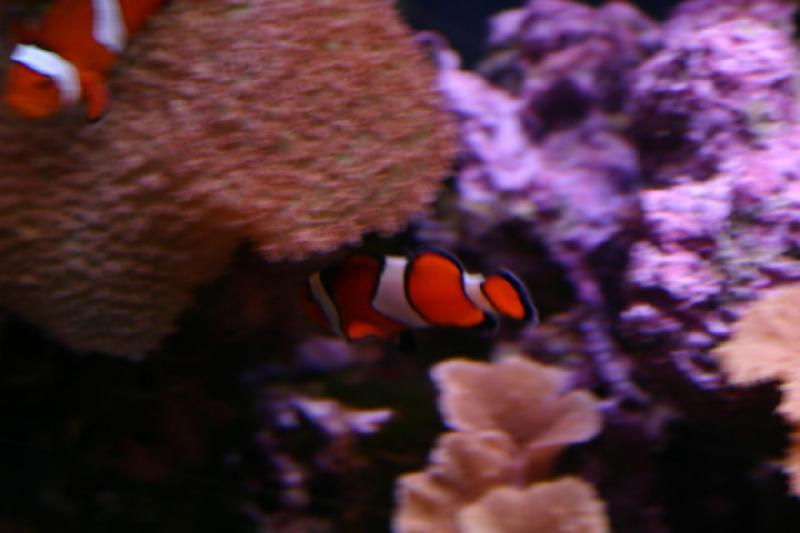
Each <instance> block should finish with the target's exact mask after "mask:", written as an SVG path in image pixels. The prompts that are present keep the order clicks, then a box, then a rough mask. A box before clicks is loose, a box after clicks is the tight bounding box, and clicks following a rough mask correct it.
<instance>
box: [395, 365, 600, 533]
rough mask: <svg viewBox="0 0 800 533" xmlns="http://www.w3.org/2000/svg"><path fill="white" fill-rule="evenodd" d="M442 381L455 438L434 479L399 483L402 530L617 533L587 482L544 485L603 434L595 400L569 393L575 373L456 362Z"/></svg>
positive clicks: (441, 370) (438, 456)
mask: <svg viewBox="0 0 800 533" xmlns="http://www.w3.org/2000/svg"><path fill="white" fill-rule="evenodd" d="M432 376H433V378H434V381H435V382H436V383H437V385H438V387H439V389H440V391H441V392H440V397H439V410H440V411H441V413H442V415H443V417H444V419H445V422H446V424H447V425H448V426H449V427H451V428H452V429H454V431H451V432H448V433H445V434H444V435H442V436H441V437H440V438H439V440H438V441H437V443H436V445H435V447H434V449H433V451H432V452H431V455H430V464H429V466H428V468H427V469H426V470H425V471H423V472H416V473H411V474H406V475H404V476H403V477H401V478H400V480H399V481H398V485H397V499H398V507H397V509H396V510H395V515H394V520H393V525H394V528H395V530H396V531H398V532H400V533H427V532H433V531H436V532H438V533H445V532H463V531H469V532H477V531H504V532H505V531H507V532H509V533H510V532H514V531H521V529H519V527H520V523H521V521H523V520H524V521H526V522H525V523H529V524H530V525H531V526H532V525H536V524H540V525H541V529H527V531H542V532H544V531H562V530H563V531H581V532H601V531H607V530H608V523H607V518H606V516H605V509H604V505H603V503H602V502H600V501H599V500H598V499H597V498H596V496H595V494H594V491H593V489H592V488H591V486H589V485H588V484H586V483H585V482H583V481H581V480H577V479H569V478H566V479H563V480H561V481H557V482H554V483H552V484H545V485H540V484H537V482H538V481H541V480H542V479H543V478H545V477H546V476H548V475H549V474H550V473H551V470H552V468H553V465H554V462H555V459H556V457H557V455H558V454H559V453H560V452H561V451H562V450H563V449H564V448H565V447H566V446H568V445H569V444H573V443H577V442H583V441H586V440H589V439H591V438H592V437H593V436H594V435H596V434H597V433H598V431H599V430H600V426H601V417H600V414H599V412H598V406H597V404H596V403H595V400H594V398H593V397H592V396H591V395H590V394H588V393H586V392H581V391H573V392H565V390H564V389H565V385H566V377H567V373H566V372H563V371H560V370H557V369H554V368H548V367H546V366H544V365H540V364H538V363H535V362H532V361H528V360H525V359H523V358H521V357H508V358H504V359H502V360H501V361H500V362H498V363H494V364H486V363H477V362H471V361H467V360H463V359H451V360H448V361H445V362H443V363H440V364H438V365H436V366H435V367H434V369H433V370H432ZM531 498H534V499H535V498H543V501H546V500H550V501H551V502H553V500H556V501H557V502H558V506H559V507H561V508H562V509H564V510H567V509H570V510H573V509H574V513H573V512H568V513H567V512H565V513H559V512H554V509H555V503H553V504H552V505H550V508H549V510H544V508H543V507H542V506H539V505H533V506H532V505H528V504H527V503H526V502H529V501H530V499H531ZM504 510H505V511H504ZM537 510H538V511H539V512H537ZM506 511H507V512H508V513H510V514H505V512H506ZM498 513H501V515H502V516H501V515H498ZM533 515H536V518H531V517H532V516H533ZM529 519H531V520H532V521H531V522H527V520H529ZM548 524H549V525H548ZM492 527H497V528H498V529H491V528H492ZM487 528H488V529H487ZM569 528H573V529H569Z"/></svg>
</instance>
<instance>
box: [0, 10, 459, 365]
mask: <svg viewBox="0 0 800 533" xmlns="http://www.w3.org/2000/svg"><path fill="white" fill-rule="evenodd" d="M309 28H313V31H309ZM433 76H434V74H433V69H432V67H430V66H429V65H427V64H426V62H425V59H424V57H423V55H422V53H421V52H420V51H419V50H417V49H416V48H415V47H414V45H413V43H412V42H411V39H410V32H409V31H408V30H407V29H406V28H405V27H404V26H403V24H402V23H401V21H400V19H399V17H398V16H397V15H396V14H395V13H394V12H393V11H392V9H391V7H390V6H388V5H387V4H386V3H385V2H380V1H375V0H356V1H353V2H348V3H347V4H339V3H320V2H312V1H300V2H284V3H278V4H269V5H267V4H264V3H263V2H256V1H254V0H228V1H224V2H217V1H211V0H202V1H196V2H188V3H185V2H175V3H172V4H171V5H170V6H169V7H167V8H165V9H164V10H163V11H162V12H161V13H159V14H158V15H157V16H156V17H155V18H154V20H153V21H152V23H151V24H150V25H149V26H148V28H147V29H146V30H145V31H144V32H143V33H142V34H141V35H139V36H137V38H136V39H135V40H134V42H133V43H132V44H131V47H130V48H129V49H128V50H127V51H126V54H125V56H124V57H123V58H122V59H121V60H120V62H119V63H118V65H117V69H116V71H115V75H114V77H113V79H112V80H111V91H112V93H113V96H114V102H113V109H112V110H111V112H110V113H109V114H108V116H107V117H106V118H105V119H104V120H103V121H102V122H101V123H99V124H95V125H85V124H83V122H82V120H81V119H80V118H79V117H80V113H79V112H77V110H76V112H75V113H73V114H67V115H65V116H61V117H59V118H57V119H55V120H51V121H47V122H45V123H31V122H26V121H23V120H21V119H16V118H13V117H10V116H7V115H6V114H3V116H2V118H3V126H2V128H0V166H2V171H0V187H2V189H3V195H2V200H0V211H2V215H0V217H2V218H0V249H2V251H3V260H2V263H0V265H1V266H2V268H0V302H2V303H3V304H4V305H6V306H8V307H9V308H10V309H12V310H13V311H15V312H17V313H19V314H20V315H22V316H23V317H25V318H27V319H29V320H31V321H33V322H35V323H36V324H38V325H40V326H43V327H44V328H45V329H46V330H47V331H49V332H50V333H51V334H53V335H54V336H56V337H57V338H58V339H60V340H61V341H63V342H64V343H66V344H68V345H69V346H71V347H73V348H75V349H78V350H98V351H105V352H110V353H115V354H128V355H130V354H140V353H143V352H146V351H148V350H150V349H152V348H153V347H154V346H156V345H157V343H158V341H159V340H160V339H161V338H162V337H163V336H164V335H165V334H166V333H167V332H169V331H170V330H171V329H172V327H173V326H172V323H173V321H174V319H175V317H176V316H177V315H178V313H179V312H180V311H181V310H182V309H183V308H184V307H185V306H186V304H187V302H188V301H189V298H190V291H191V289H192V288H193V287H195V286H196V285H198V284H199V283H202V282H204V281H206V280H209V279H212V278H214V277H215V276H217V275H218V274H219V273H220V272H221V271H222V270H223V268H224V267H225V265H226V264H227V262H228V258H229V256H230V253H231V251H232V250H233V249H234V247H236V246H237V245H238V244H239V243H241V242H242V241H243V240H245V239H249V240H251V241H253V242H254V243H255V246H256V247H257V249H258V250H259V251H260V252H261V253H262V254H263V256H264V257H266V258H268V259H270V260H278V259H299V258H303V257H306V256H308V255H309V254H311V253H315V252H325V251H329V250H331V249H333V248H335V247H337V246H339V245H341V244H343V243H348V242H354V241H356V240H357V239H359V237H360V236H361V235H362V233H364V232H365V231H370V230H374V231H395V230H397V229H398V228H400V227H401V226H402V225H403V224H404V223H406V221H407V220H408V218H409V217H410V216H411V215H412V214H414V213H416V212H418V211H419V210H420V209H421V208H422V207H423V205H424V204H425V203H426V202H428V201H429V200H430V199H431V197H432V196H433V194H434V192H435V191H436V189H437V187H438V180H439V179H440V178H441V177H443V176H444V173H445V171H446V169H447V167H448V165H449V162H450V156H451V151H450V150H451V149H450V146H449V136H450V132H451V128H450V127H449V122H448V119H447V117H446V116H445V114H444V113H443V112H441V111H440V110H439V107H440V102H439V97H438V95H437V94H436V91H435V87H434V86H433V79H434V78H433Z"/></svg>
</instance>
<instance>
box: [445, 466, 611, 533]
mask: <svg viewBox="0 0 800 533" xmlns="http://www.w3.org/2000/svg"><path fill="white" fill-rule="evenodd" d="M458 525H459V530H460V531H463V532H464V533H492V532H497V533H535V532H540V533H545V532H553V533H562V532H563V533H593V532H601V531H608V530H609V527H608V521H607V519H606V516H605V508H604V505H603V503H602V502H601V501H600V500H598V499H597V497H596V496H595V494H594V490H593V489H592V487H591V485H589V484H588V483H586V482H585V481H582V480H579V479H575V478H563V479H559V480H557V481H542V482H541V483H536V484H534V485H532V486H531V487H529V488H528V489H525V490H522V489H517V488H513V487H503V488H500V489H496V490H493V491H491V492H489V494H487V495H486V496H484V497H483V498H481V499H480V500H478V501H477V502H476V503H473V504H471V505H468V506H467V507H465V508H464V510H463V511H462V512H461V513H460V514H459V517H458Z"/></svg>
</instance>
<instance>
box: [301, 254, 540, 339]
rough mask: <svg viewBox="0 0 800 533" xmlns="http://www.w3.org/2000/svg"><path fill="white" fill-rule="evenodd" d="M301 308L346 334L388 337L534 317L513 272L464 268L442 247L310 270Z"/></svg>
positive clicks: (320, 322)
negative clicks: (502, 318)
mask: <svg viewBox="0 0 800 533" xmlns="http://www.w3.org/2000/svg"><path fill="white" fill-rule="evenodd" d="M303 308H304V310H305V312H306V314H307V315H308V317H309V319H311V320H312V321H313V322H315V323H317V324H318V325H320V326H322V327H323V328H324V329H326V330H328V331H330V332H332V333H334V334H336V335H339V336H341V337H344V338H346V339H348V340H357V339H362V338H365V337H379V338H390V337H395V336H396V335H397V334H399V333H402V332H404V331H406V330H409V329H415V328H427V327H436V326H443V327H459V328H469V327H473V326H480V325H482V324H486V323H489V322H490V321H491V319H492V318H493V317H494V316H495V315H496V314H501V315H505V316H508V317H511V318H514V319H517V320H526V321H530V320H535V319H536V310H535V309H534V307H533V305H532V304H531V299H530V296H529V295H528V291H527V289H526V288H525V286H524V285H523V284H522V282H521V281H519V280H518V279H517V278H516V277H515V276H514V275H513V274H511V273H510V272H507V271H505V270H501V271H500V272H498V273H497V274H494V275H491V276H489V277H483V276H482V275H480V274H468V273H467V272H465V271H464V268H463V267H462V266H461V263H460V262H459V261H458V259H456V258H455V257H453V256H452V255H450V254H449V253H447V252H443V251H440V250H425V251H422V252H419V253H417V254H415V255H414V256H413V257H411V258H408V259H407V258H405V257H394V256H387V257H374V256H368V255H355V256H352V257H349V258H347V259H345V260H344V261H343V262H341V263H339V264H336V265H334V266H331V267H329V268H326V269H324V270H322V271H321V272H317V273H315V274H313V275H311V277H310V278H309V280H308V285H307V287H306V294H305V298H304V301H303Z"/></svg>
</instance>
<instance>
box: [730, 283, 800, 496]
mask: <svg viewBox="0 0 800 533" xmlns="http://www.w3.org/2000/svg"><path fill="white" fill-rule="evenodd" d="M799 323H800V285H789V286H785V287H783V288H781V289H778V290H776V291H775V292H773V293H771V294H768V295H766V296H764V297H762V298H760V299H759V300H757V301H756V302H755V303H753V304H752V305H751V306H750V307H748V308H747V310H746V311H745V313H744V315H743V316H742V318H741V319H740V320H739V321H738V322H737V323H736V325H735V331H734V334H733V337H732V338H731V339H730V340H728V341H726V342H724V343H722V344H721V345H720V346H719V347H718V348H717V349H716V350H715V352H714V353H715V355H716V356H717V359H718V360H719V361H720V364H721V365H722V367H723V369H724V370H725V373H726V375H727V376H728V378H729V379H730V380H731V381H732V382H733V383H736V384H753V383H757V382H760V381H768V380H769V381H771V380H778V381H780V389H781V393H782V395H781V403H780V405H779V406H778V412H779V413H781V415H783V416H784V417H785V418H786V419H787V420H788V421H789V422H791V423H792V424H793V425H794V431H793V433H792V444H791V446H790V449H789V451H788V453H787V455H786V457H785V458H784V461H783V467H784V470H785V471H786V472H787V473H788V474H789V477H790V489H791V491H792V492H793V493H794V494H795V495H798V496H800V349H798V346H800V329H798V327H797V324H799Z"/></svg>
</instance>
